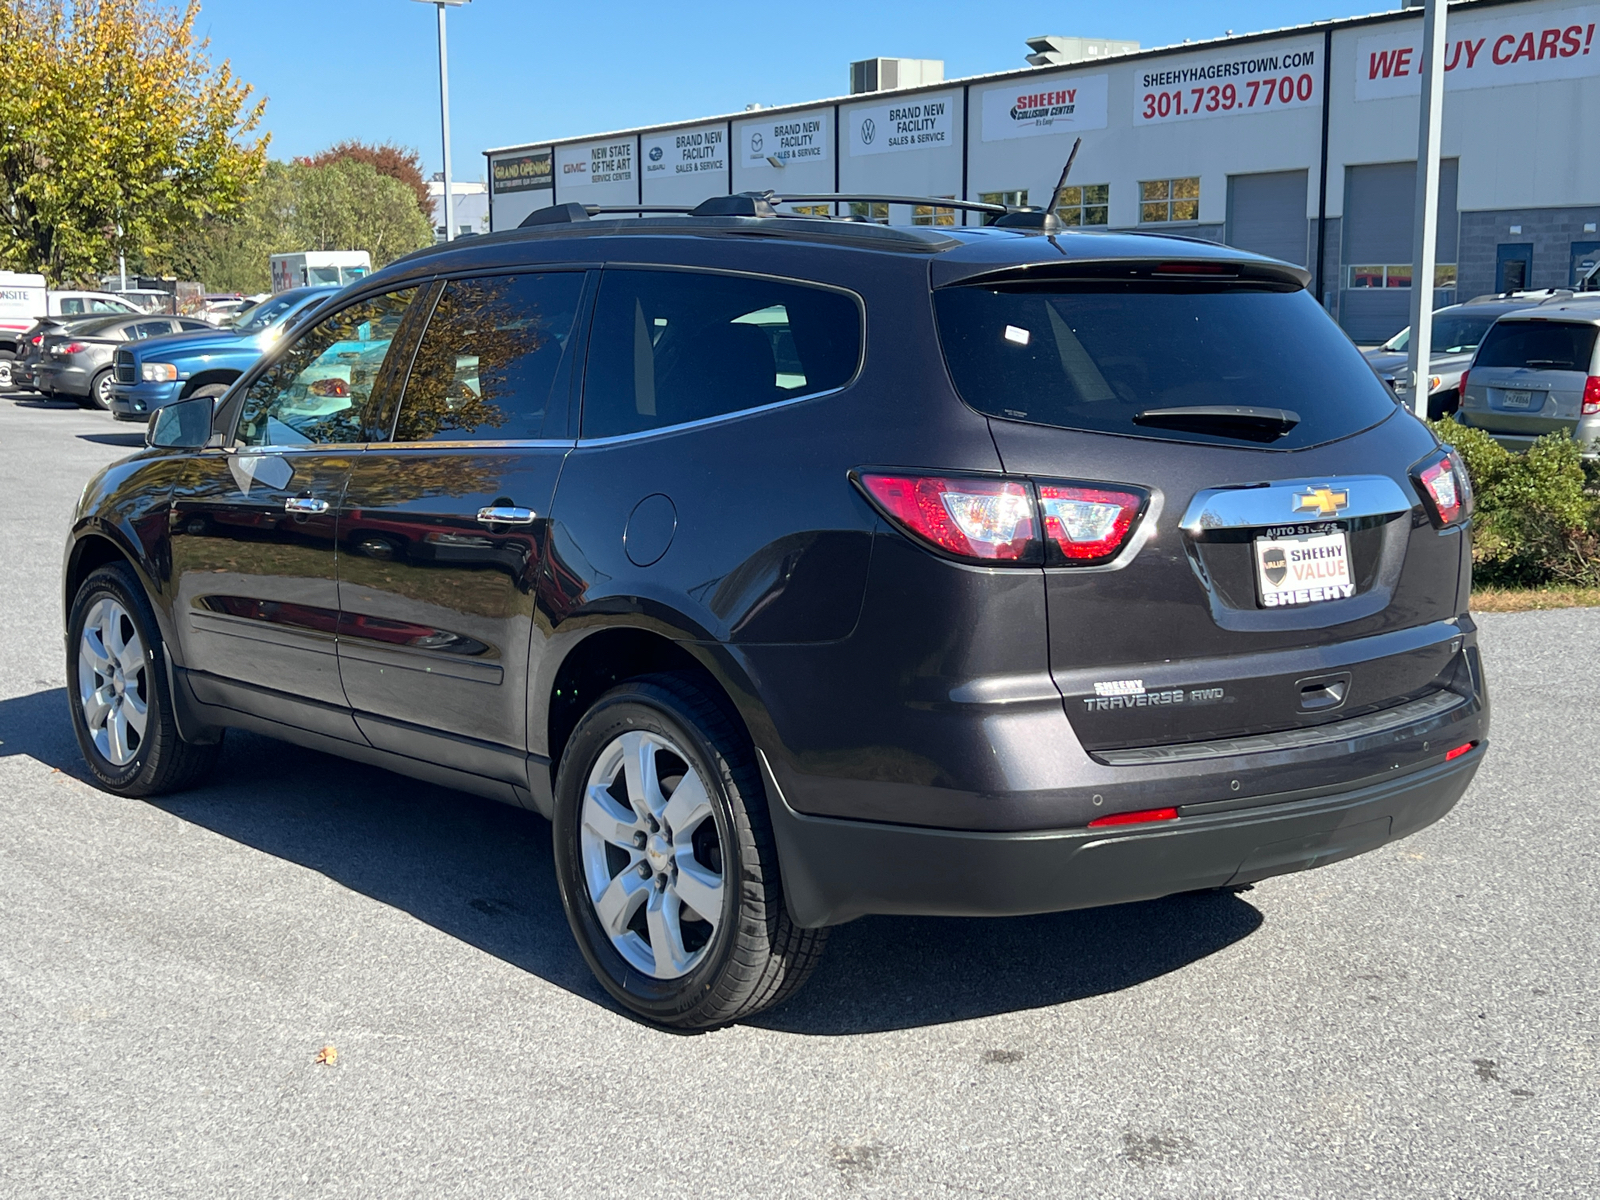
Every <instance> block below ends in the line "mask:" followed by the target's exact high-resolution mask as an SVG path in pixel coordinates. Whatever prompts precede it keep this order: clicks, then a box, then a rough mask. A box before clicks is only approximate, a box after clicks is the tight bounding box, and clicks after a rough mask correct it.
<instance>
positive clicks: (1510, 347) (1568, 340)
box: [1472, 321, 1600, 374]
mask: <svg viewBox="0 0 1600 1200" xmlns="http://www.w3.org/2000/svg"><path fill="white" fill-rule="evenodd" d="M1596 334H1600V326H1594V325H1568V324H1564V323H1562V322H1560V321H1502V322H1500V323H1499V324H1498V325H1496V326H1495V327H1494V328H1493V329H1491V330H1490V331H1489V335H1488V336H1487V337H1486V338H1484V339H1483V345H1482V346H1480V347H1479V348H1478V357H1477V359H1476V360H1475V361H1474V362H1473V364H1472V365H1473V366H1475V367H1533V368H1535V369H1537V370H1541V371H1583V372H1584V373H1586V374H1587V373H1588V370H1589V363H1590V361H1591V360H1592V359H1593V358H1594V342H1595V335H1596Z"/></svg>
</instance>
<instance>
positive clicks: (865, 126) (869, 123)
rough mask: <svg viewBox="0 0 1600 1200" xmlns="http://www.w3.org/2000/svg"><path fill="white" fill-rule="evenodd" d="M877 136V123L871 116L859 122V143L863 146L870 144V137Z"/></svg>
mask: <svg viewBox="0 0 1600 1200" xmlns="http://www.w3.org/2000/svg"><path fill="white" fill-rule="evenodd" d="M877 136H878V123H877V122H876V121H874V120H873V119H872V118H871V117H868V118H867V119H866V120H865V121H863V122H861V143H862V145H865V146H870V145H872V139H873V138H875V137H877Z"/></svg>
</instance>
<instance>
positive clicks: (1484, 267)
mask: <svg viewBox="0 0 1600 1200" xmlns="http://www.w3.org/2000/svg"><path fill="white" fill-rule="evenodd" d="M1585 224H1593V225H1596V226H1597V227H1600V206H1593V207H1585V208H1521V209H1516V208H1511V209H1501V210H1498V211H1494V212H1464V213H1462V214H1461V258H1460V272H1461V274H1460V280H1461V282H1460V285H1459V287H1458V289H1457V293H1456V294H1457V295H1458V296H1460V297H1461V298H1462V299H1464V300H1465V299H1471V298H1472V297H1473V296H1482V295H1484V294H1485V293H1488V292H1492V291H1494V290H1495V251H1496V247H1498V246H1500V245H1503V244H1508V243H1510V244H1515V243H1532V245H1533V264H1532V267H1531V268H1530V270H1529V278H1528V286H1529V287H1530V288H1547V287H1566V286H1567V284H1568V281H1569V277H1570V272H1571V261H1572V243H1573V242H1595V241H1600V233H1593V232H1589V233H1586V232H1584V228H1583V227H1584V225H1585ZM1513 225H1520V226H1522V232H1521V233H1512V232H1511V226H1513Z"/></svg>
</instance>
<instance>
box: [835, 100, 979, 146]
mask: <svg viewBox="0 0 1600 1200" xmlns="http://www.w3.org/2000/svg"><path fill="white" fill-rule="evenodd" d="M954 111H955V97H954V96H953V95H945V96H908V97H906V99H904V100H901V101H899V102H898V103H896V104H877V105H874V106H872V107H871V108H856V109H851V110H850V153H851V155H852V156H854V155H857V154H888V153H890V152H891V151H894V150H927V149H930V148H933V147H937V146H953V145H955V117H954Z"/></svg>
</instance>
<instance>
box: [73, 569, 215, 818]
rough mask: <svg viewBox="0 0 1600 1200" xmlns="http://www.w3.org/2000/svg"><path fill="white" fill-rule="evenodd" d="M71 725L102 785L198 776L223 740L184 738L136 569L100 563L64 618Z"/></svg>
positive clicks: (134, 790) (177, 787) (150, 788)
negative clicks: (202, 741) (201, 742)
mask: <svg viewBox="0 0 1600 1200" xmlns="http://www.w3.org/2000/svg"><path fill="white" fill-rule="evenodd" d="M67 681H68V687H67V693H68V697H69V703H70V706H71V711H72V730H73V732H74V733H75V734H76V735H77V738H78V747H79V749H80V750H82V751H83V757H84V761H85V762H87V763H88V765H89V770H90V771H92V772H93V773H94V777H95V779H96V780H97V781H98V782H99V784H100V786H101V787H103V788H105V789H106V790H107V791H110V792H115V793H116V794H117V795H119V796H156V795H160V794H161V793H163V792H175V791H181V790H183V789H184V788H187V787H192V786H193V785H194V784H196V783H198V782H199V781H200V779H201V777H202V776H204V775H205V773H206V772H207V771H209V770H210V769H211V766H212V764H213V763H215V762H216V759H217V754H218V752H219V751H220V750H221V745H220V743H217V744H213V745H199V744H196V743H194V742H186V741H184V740H183V737H182V735H180V734H179V732H178V726H177V721H176V720H175V719H174V717H173V710H172V696H171V693H170V691H169V690H168V687H167V674H166V647H165V646H164V645H163V644H162V642H161V633H160V630H159V628H158V626H157V625H156V620H155V613H154V612H152V611H151V608H150V602H149V601H148V600H146V599H145V595H144V590H143V589H142V588H141V587H140V586H139V581H138V579H137V577H135V576H134V574H133V571H132V570H131V569H130V568H129V567H128V566H126V565H125V564H122V563H114V564H112V565H110V566H105V567H101V568H100V569H99V570H97V571H95V572H94V573H93V574H92V575H90V576H89V578H87V579H86V580H84V581H83V586H82V587H80V588H79V589H78V595H77V597H76V598H75V599H74V600H73V602H72V611H71V612H70V613H69V614H68V618H67Z"/></svg>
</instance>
